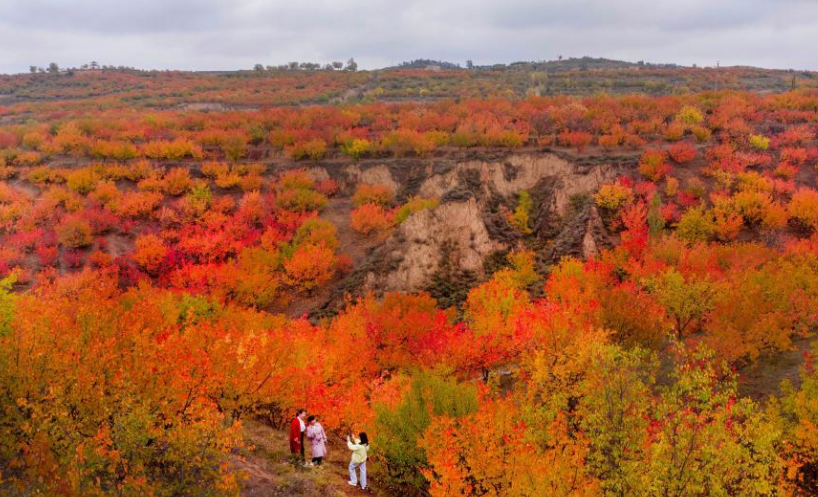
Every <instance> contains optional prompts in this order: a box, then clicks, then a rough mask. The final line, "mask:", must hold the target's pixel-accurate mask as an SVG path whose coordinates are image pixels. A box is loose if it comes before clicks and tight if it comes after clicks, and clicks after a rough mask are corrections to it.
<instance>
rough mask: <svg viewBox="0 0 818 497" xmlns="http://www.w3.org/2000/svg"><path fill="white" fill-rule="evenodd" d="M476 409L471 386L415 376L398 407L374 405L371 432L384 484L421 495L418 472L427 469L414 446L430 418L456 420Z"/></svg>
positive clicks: (421, 453) (423, 484)
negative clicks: (375, 441) (406, 488)
mask: <svg viewBox="0 0 818 497" xmlns="http://www.w3.org/2000/svg"><path fill="white" fill-rule="evenodd" d="M477 407H478V401H477V389H476V387H475V386H474V385H472V384H468V383H458V382H457V381H455V380H449V379H444V378H440V377H438V376H434V375H432V374H430V373H420V374H418V375H416V376H415V377H414V378H413V379H412V384H411V386H410V387H409V390H408V391H407V392H406V393H405V394H404V396H403V398H402V400H401V402H400V403H399V404H398V405H396V406H394V407H390V406H388V405H385V404H376V405H375V406H374V408H375V430H374V431H375V432H377V433H378V443H377V447H378V451H379V454H380V455H381V457H382V460H383V467H384V469H385V474H384V475H383V476H384V478H385V480H386V482H387V483H388V484H390V485H395V486H409V487H412V488H414V490H415V491H423V490H424V489H425V487H426V480H425V479H424V477H423V476H422V474H421V472H420V471H418V470H419V469H421V470H422V469H424V468H426V467H427V460H426V453H425V451H424V450H423V449H422V448H421V447H420V446H419V445H418V442H419V441H420V440H421V437H423V433H424V432H425V431H426V428H428V427H429V425H430V424H431V423H432V419H433V418H434V417H437V416H449V417H452V418H459V417H462V416H465V415H468V414H471V413H473V412H475V411H477Z"/></svg>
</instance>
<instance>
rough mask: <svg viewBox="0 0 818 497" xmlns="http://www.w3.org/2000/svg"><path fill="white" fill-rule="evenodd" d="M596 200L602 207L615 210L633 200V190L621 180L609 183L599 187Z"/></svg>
mask: <svg viewBox="0 0 818 497" xmlns="http://www.w3.org/2000/svg"><path fill="white" fill-rule="evenodd" d="M594 200H595V201H596V205H597V206H598V207H600V208H601V209H606V210H608V211H611V212H613V211H617V210H619V209H620V208H621V207H623V206H625V205H628V204H630V203H631V202H633V191H632V190H631V189H630V188H628V187H626V186H623V185H622V184H621V183H619V182H617V183H608V184H605V185H602V186H601V187H600V188H599V191H598V192H597V193H596V195H595V196H594Z"/></svg>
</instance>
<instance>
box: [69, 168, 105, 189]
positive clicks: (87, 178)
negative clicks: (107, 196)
mask: <svg viewBox="0 0 818 497" xmlns="http://www.w3.org/2000/svg"><path fill="white" fill-rule="evenodd" d="M97 181H99V176H98V175H97V173H95V172H94V170H93V169H91V168H87V167H85V168H82V169H76V170H74V171H71V172H69V173H68V174H66V177H65V184H66V186H67V187H68V188H70V189H71V190H73V191H75V192H77V193H79V194H82V195H85V194H87V193H88V192H90V191H91V190H93V189H94V187H95V186H96V184H97Z"/></svg>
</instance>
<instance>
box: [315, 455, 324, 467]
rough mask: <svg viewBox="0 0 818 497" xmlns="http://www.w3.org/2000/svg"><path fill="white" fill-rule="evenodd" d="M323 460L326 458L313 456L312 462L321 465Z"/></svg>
mask: <svg viewBox="0 0 818 497" xmlns="http://www.w3.org/2000/svg"><path fill="white" fill-rule="evenodd" d="M323 460H324V458H323V457H313V458H312V463H313V464H315V465H316V466H320V465H321V461H323Z"/></svg>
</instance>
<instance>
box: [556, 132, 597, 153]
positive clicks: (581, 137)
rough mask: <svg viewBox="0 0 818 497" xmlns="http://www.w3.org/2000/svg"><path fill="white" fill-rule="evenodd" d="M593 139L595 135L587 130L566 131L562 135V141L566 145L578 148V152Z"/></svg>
mask: <svg viewBox="0 0 818 497" xmlns="http://www.w3.org/2000/svg"><path fill="white" fill-rule="evenodd" d="M592 140H593V136H592V135H591V134H590V133H588V132H586V131H564V132H563V133H562V134H561V135H560V142H561V143H562V144H563V145H564V146H566V147H572V148H575V149H577V152H582V151H583V150H584V149H585V147H587V146H588V145H590V144H591V141H592Z"/></svg>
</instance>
